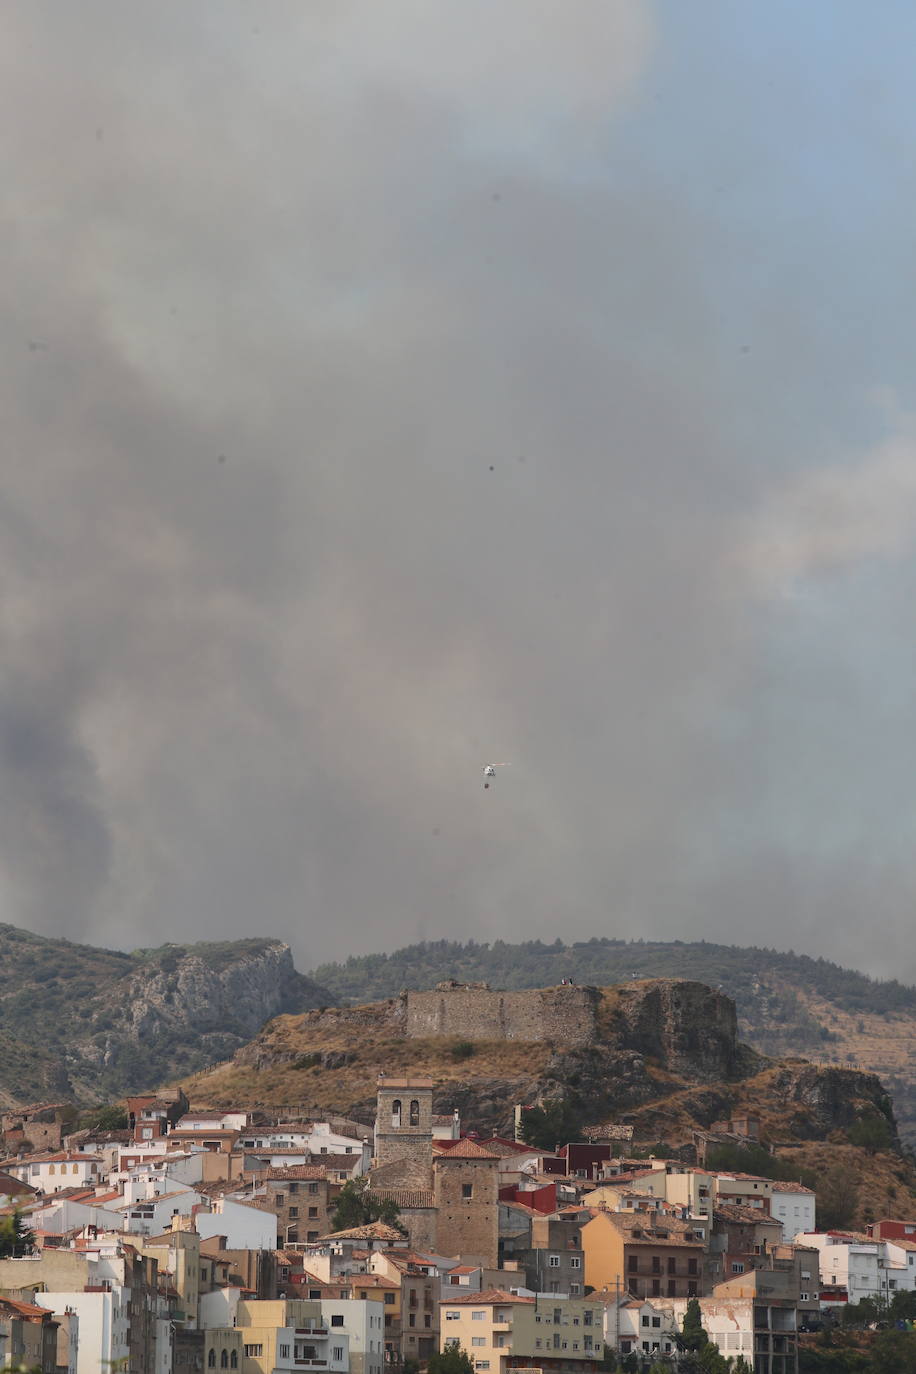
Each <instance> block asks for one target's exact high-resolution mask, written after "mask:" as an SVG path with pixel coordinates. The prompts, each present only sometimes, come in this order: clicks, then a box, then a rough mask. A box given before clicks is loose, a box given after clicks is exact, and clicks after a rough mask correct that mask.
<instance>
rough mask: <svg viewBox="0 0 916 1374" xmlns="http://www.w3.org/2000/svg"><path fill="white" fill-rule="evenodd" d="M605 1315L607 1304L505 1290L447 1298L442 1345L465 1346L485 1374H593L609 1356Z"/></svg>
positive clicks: (492, 1289)
mask: <svg viewBox="0 0 916 1374" xmlns="http://www.w3.org/2000/svg"><path fill="white" fill-rule="evenodd" d="M603 1313H604V1309H603V1306H602V1304H601V1303H600V1302H593V1301H591V1300H589V1299H588V1298H561V1297H557V1296H556V1295H555V1294H546V1293H540V1294H538V1295H537V1296H536V1297H521V1296H519V1295H518V1294H516V1293H510V1292H508V1291H507V1290H506V1289H503V1288H491V1289H488V1290H487V1291H486V1292H483V1293H468V1294H466V1295H463V1296H462V1297H460V1298H458V1297H455V1298H453V1297H445V1298H443V1299H442V1307H441V1322H442V1326H441V1330H442V1337H441V1339H442V1349H443V1350H445V1349H447V1348H448V1347H449V1346H453V1345H460V1346H461V1347H462V1349H463V1350H464V1351H466V1353H467V1354H468V1355H469V1356H470V1357H471V1359H472V1360H473V1362H474V1368H475V1369H476V1370H479V1371H481V1374H508V1371H510V1370H513V1369H525V1370H527V1371H529V1374H530V1371H532V1370H542V1371H548V1370H550V1371H569V1372H570V1374H574V1372H575V1371H580V1372H581V1374H590V1371H593V1370H596V1369H597V1368H598V1361H599V1360H600V1359H601V1356H602V1354H603V1349H604V1344H603V1342H604V1332H603V1325H602V1322H603Z"/></svg>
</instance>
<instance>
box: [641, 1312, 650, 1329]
mask: <svg viewBox="0 0 916 1374" xmlns="http://www.w3.org/2000/svg"><path fill="white" fill-rule="evenodd" d="M642 1324H643V1326H648V1325H649V1318H648V1317H647V1316H646V1315H645V1313H644V1314H643V1319H642Z"/></svg>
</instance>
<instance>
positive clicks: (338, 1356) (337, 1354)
mask: <svg viewBox="0 0 916 1374" xmlns="http://www.w3.org/2000/svg"><path fill="white" fill-rule="evenodd" d="M334 1359H335V1360H336V1361H337V1363H338V1364H339V1363H340V1361H341V1360H342V1359H343V1346H342V1345H335V1347H334Z"/></svg>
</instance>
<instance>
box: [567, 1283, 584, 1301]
mask: <svg viewBox="0 0 916 1374" xmlns="http://www.w3.org/2000/svg"><path fill="white" fill-rule="evenodd" d="M581 1287H582V1285H581V1284H578V1283H571V1284H570V1285H569V1295H570V1297H571V1298H577V1297H578V1296H579V1293H580V1291H581Z"/></svg>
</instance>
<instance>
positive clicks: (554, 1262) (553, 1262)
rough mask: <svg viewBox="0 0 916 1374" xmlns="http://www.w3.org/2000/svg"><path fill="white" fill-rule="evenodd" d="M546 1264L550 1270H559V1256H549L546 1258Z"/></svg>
mask: <svg viewBox="0 0 916 1374" xmlns="http://www.w3.org/2000/svg"><path fill="white" fill-rule="evenodd" d="M547 1263H548V1265H549V1266H550V1268H551V1269H559V1267H560V1256H559V1255H549V1256H548V1257H547Z"/></svg>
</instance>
